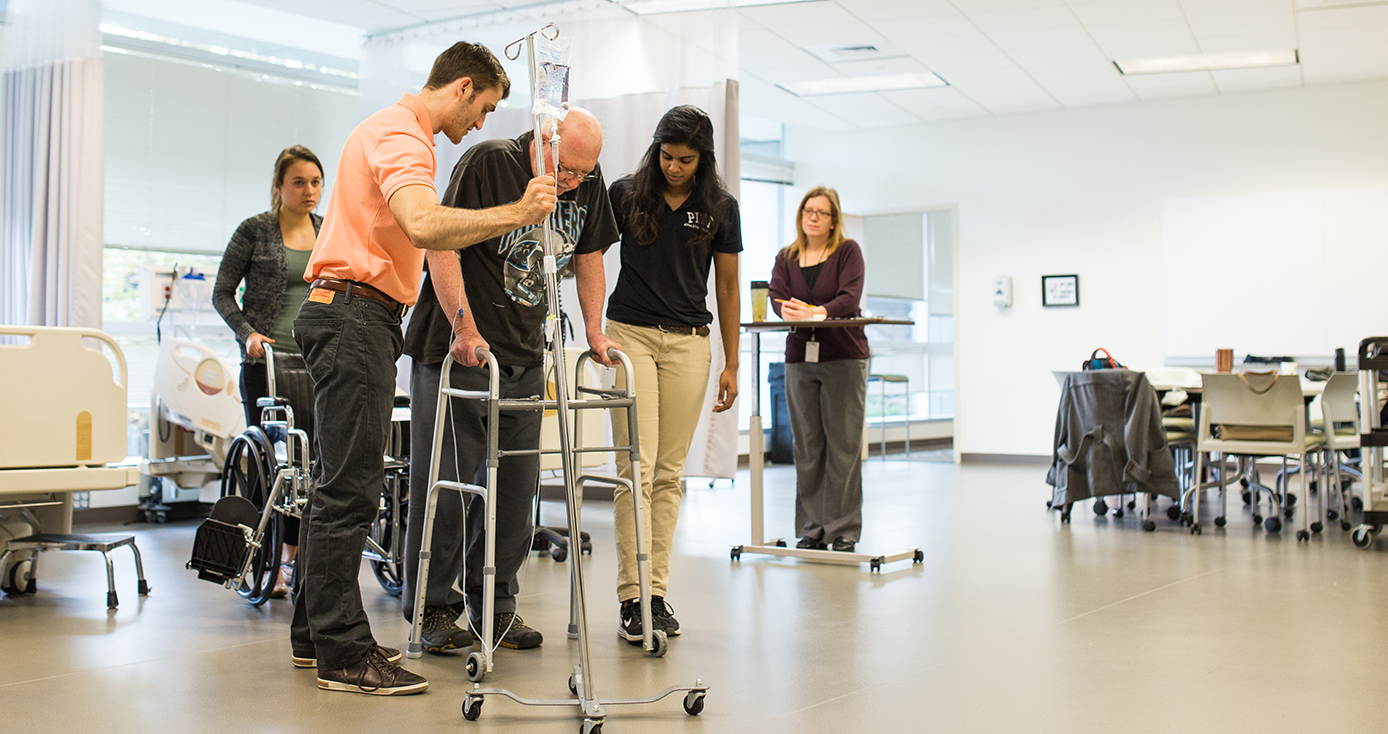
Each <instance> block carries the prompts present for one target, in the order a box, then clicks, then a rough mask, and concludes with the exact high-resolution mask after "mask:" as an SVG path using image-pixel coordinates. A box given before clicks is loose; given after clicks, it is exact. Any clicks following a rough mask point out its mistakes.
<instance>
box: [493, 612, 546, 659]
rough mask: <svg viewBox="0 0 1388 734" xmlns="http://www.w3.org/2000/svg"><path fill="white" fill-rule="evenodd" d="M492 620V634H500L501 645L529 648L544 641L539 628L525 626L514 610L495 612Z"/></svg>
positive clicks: (511, 647)
mask: <svg viewBox="0 0 1388 734" xmlns="http://www.w3.org/2000/svg"><path fill="white" fill-rule="evenodd" d="M492 620H493V621H492V634H494V635H501V646H502V647H505V648H508V649H511V650H529V649H530V648H532V647H539V646H540V643H542V642H544V641H545V636H544V635H542V634H540V631H539V630H536V629H531V628H530V627H527V626H525V620H523V619H521V618H520V615H517V614H515V613H514V612H497V613H496V616H495V617H492Z"/></svg>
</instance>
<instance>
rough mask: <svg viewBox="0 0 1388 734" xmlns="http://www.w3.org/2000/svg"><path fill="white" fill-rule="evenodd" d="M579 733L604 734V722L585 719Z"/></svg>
mask: <svg viewBox="0 0 1388 734" xmlns="http://www.w3.org/2000/svg"><path fill="white" fill-rule="evenodd" d="M578 731H579V734H602V720H601V719H584V720H583V726H582V727H581V728H579V730H578Z"/></svg>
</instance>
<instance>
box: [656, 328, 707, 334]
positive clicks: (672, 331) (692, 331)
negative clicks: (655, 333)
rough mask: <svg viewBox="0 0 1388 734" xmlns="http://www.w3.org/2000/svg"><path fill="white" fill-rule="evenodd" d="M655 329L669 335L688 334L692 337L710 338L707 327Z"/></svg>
mask: <svg viewBox="0 0 1388 734" xmlns="http://www.w3.org/2000/svg"><path fill="white" fill-rule="evenodd" d="M655 328H657V329H660V330H661V331H663V332H665V333H667V334H688V335H690V336H708V327H707V326H656V327H655Z"/></svg>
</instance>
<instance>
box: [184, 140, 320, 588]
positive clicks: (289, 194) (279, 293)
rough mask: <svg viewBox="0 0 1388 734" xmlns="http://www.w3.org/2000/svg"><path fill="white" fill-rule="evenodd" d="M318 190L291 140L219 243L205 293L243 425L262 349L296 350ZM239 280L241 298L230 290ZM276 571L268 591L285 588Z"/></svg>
mask: <svg viewBox="0 0 1388 734" xmlns="http://www.w3.org/2000/svg"><path fill="white" fill-rule="evenodd" d="M322 193H323V164H322V163H320V162H319V161H318V156H315V155H314V154H313V152H312V151H310V150H309V149H308V148H305V147H303V146H302V145H294V146H290V147H288V148H285V149H284V150H283V151H281V152H280V155H279V158H278V159H276V161H275V177H274V178H273V179H272V181H271V185H270V211H267V212H263V213H261V214H257V215H255V216H254V217H251V218H250V219H247V220H246V221H244V222H242V223H241V226H239V227H237V228H236V232H235V234H233V235H232V236H231V242H230V243H228V244H227V251H226V254H225V255H223V256H222V264H221V267H220V268H218V270H217V284H216V286H215V287H214V288H213V290H212V304H213V305H214V306H215V307H216V308H217V313H219V314H221V316H222V320H224V321H226V323H227V326H229V327H231V330H232V331H233V332H235V333H236V341H237V342H238V343H240V345H241V405H242V406H243V407H244V409H245V411H246V425H248V426H250V425H259V424H260V410H259V409H257V408H256V407H255V401H256V400H257V399H259V398H262V397H265V395H266V393H268V392H269V385H268V381H267V379H266V376H265V347H266V345H267V344H273V345H274V347H275V349H278V350H280V351H286V350H287V351H292V352H298V351H299V345H298V344H297V343H295V341H294V316H295V314H297V313H298V312H299V304H301V303H303V301H304V297H305V296H307V295H308V283H306V282H304V270H305V269H306V268H307V267H308V259H309V256H310V255H311V254H313V244H314V242H315V241H316V240H317V238H318V229H319V227H321V226H322V224H323V218H322V217H320V216H318V215H317V214H314V213H313V209H314V208H315V207H317V206H318V201H319V199H320V198H321V196H322ZM242 281H245V283H246V289H245V291H244V292H243V293H242V295H241V303H240V304H239V305H238V304H237V303H236V289H237V287H238V286H240V285H241V282H242ZM285 537H286V538H298V537H299V528H298V522H297V521H293V522H288V523H287V524H286V526H285ZM298 550H299V548H298V546H297V545H290V544H288V543H286V544H285V546H284V551H283V553H284V556H283V563H285V564H289V563H292V562H293V560H294V557H295V555H296V554H297V552H298ZM288 582H289V578H288V574H287V573H286V572H285V571H284V570H283V569H282V570H281V572H280V577H279V580H278V581H277V582H276V584H275V590H274V593H273V595H274V596H283V595H284V594H286V593H287V592H288V590H289V583H288Z"/></svg>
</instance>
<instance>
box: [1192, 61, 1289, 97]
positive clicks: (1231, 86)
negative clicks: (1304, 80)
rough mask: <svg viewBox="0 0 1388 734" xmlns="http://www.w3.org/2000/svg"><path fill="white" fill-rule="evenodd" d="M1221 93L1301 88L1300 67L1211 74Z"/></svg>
mask: <svg viewBox="0 0 1388 734" xmlns="http://www.w3.org/2000/svg"><path fill="white" fill-rule="evenodd" d="M1210 73H1211V74H1212V75H1213V76H1214V82H1215V86H1216V87H1218V88H1219V91H1220V92H1246V91H1250V90H1254V89H1279V88H1285V87H1299V86H1301V67H1300V66H1280V67H1277V68H1274V69H1229V70H1228V71H1213V72H1210Z"/></svg>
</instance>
